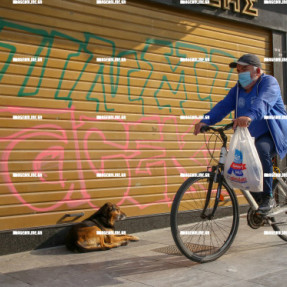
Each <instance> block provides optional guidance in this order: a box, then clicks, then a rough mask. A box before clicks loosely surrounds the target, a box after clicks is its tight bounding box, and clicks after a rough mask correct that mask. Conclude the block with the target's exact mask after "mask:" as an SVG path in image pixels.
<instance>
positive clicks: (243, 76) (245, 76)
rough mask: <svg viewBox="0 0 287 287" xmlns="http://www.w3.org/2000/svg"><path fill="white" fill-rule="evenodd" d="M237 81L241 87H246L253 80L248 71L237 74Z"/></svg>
mask: <svg viewBox="0 0 287 287" xmlns="http://www.w3.org/2000/svg"><path fill="white" fill-rule="evenodd" d="M238 81H239V83H240V85H241V86H242V87H243V88H245V87H247V86H248V85H250V84H251V83H252V82H253V80H252V78H251V76H250V72H243V73H240V74H238Z"/></svg>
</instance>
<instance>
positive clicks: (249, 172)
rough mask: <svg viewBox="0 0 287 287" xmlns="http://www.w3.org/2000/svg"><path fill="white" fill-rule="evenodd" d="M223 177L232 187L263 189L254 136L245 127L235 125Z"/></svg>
mask: <svg viewBox="0 0 287 287" xmlns="http://www.w3.org/2000/svg"><path fill="white" fill-rule="evenodd" d="M224 177H225V179H226V181H227V183H228V184H229V185H230V186H231V187H233V188H240V189H245V190H249V191H253V192H262V191H263V170H262V165H261V161H260V159H259V156H258V153H257V150H256V147H255V144H254V138H253V137H251V135H250V133H249V130H248V129H247V128H240V127H237V129H236V131H235V133H234V135H233V136H232V138H231V141H230V145H229V151H228V154H227V157H226V162H225V166H224Z"/></svg>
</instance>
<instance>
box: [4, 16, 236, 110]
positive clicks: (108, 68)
mask: <svg viewBox="0 0 287 287" xmlns="http://www.w3.org/2000/svg"><path fill="white" fill-rule="evenodd" d="M5 27H7V28H8V29H9V28H12V29H14V30H20V31H23V32H26V33H30V34H33V35H36V36H38V37H40V42H39V44H38V48H37V50H36V52H35V54H34V55H33V57H35V58H37V57H39V56H42V57H43V58H44V61H43V63H42V66H41V71H40V75H39V76H38V79H39V80H38V82H37V83H36V87H35V89H34V90H33V91H32V92H27V91H25V90H26V87H27V86H28V83H29V81H30V80H32V79H33V71H34V69H35V65H36V62H31V63H30V66H29V68H28V72H27V74H26V75H25V78H24V81H23V83H22V85H21V86H20V88H19V92H18V96H19V97H28V96H36V95H38V94H39V92H40V89H41V86H42V82H43V78H44V75H45V70H46V68H47V63H48V61H49V59H50V57H51V52H52V51H53V45H54V42H55V39H63V40H64V42H65V43H68V42H69V43H71V44H72V45H73V46H75V45H76V49H75V51H73V52H70V53H68V54H67V57H66V59H65V62H64V65H63V67H62V68H61V70H60V72H61V75H60V77H59V79H58V81H59V82H58V85H57V88H56V91H55V94H54V99H55V100H62V101H66V102H67V107H68V108H71V107H72V106H73V95H74V94H75V93H76V92H77V91H78V90H77V89H76V87H77V86H78V84H79V83H80V82H81V79H82V78H83V75H84V74H85V72H86V71H87V68H88V67H92V68H93V70H94V74H95V76H94V79H93V81H92V82H91V83H90V84H91V85H90V87H89V88H88V91H87V93H86V97H85V100H86V101H92V102H94V103H96V108H95V109H96V112H99V111H100V105H101V104H103V107H104V109H105V111H107V112H111V111H115V108H112V107H110V106H111V105H112V104H113V103H112V99H113V98H115V97H116V96H117V94H118V89H119V81H120V78H121V77H123V73H124V69H123V68H122V62H120V61H119V62H117V63H114V62H113V61H112V62H109V63H107V62H104V63H102V62H99V63H96V64H95V63H93V62H94V60H95V54H98V55H99V54H100V53H97V50H96V49H94V48H93V49H91V48H89V45H92V44H91V42H92V41H93V40H94V41H98V42H99V43H101V45H103V46H107V45H108V46H109V47H111V55H110V56H111V57H112V58H114V57H117V58H126V57H127V58H132V59H133V61H135V66H136V67H135V68H130V69H129V68H128V69H126V68H125V69H126V70H127V76H126V79H127V90H128V92H127V93H128V94H127V99H128V101H129V102H130V103H135V102H136V103H138V104H139V105H140V106H141V112H142V115H144V114H145V97H144V94H145V92H146V91H147V89H148V87H149V85H150V84H151V83H153V84H154V82H151V80H152V76H153V74H154V71H155V69H154V65H155V64H156V63H155V62H154V61H151V60H150V59H149V58H148V57H150V56H151V55H153V49H154V48H155V47H156V48H165V49H168V52H165V53H163V54H162V55H160V54H159V53H157V54H156V55H157V56H159V55H160V56H163V57H164V59H165V61H166V64H167V67H169V69H170V71H169V72H167V73H165V72H162V75H160V81H159V84H158V85H157V86H156V87H155V91H154V92H152V93H153V99H154V102H155V106H156V107H157V108H158V110H163V109H167V110H168V111H169V113H172V109H173V108H174V107H173V106H172V105H171V104H162V103H161V100H160V98H159V95H160V94H161V93H162V91H166V89H168V91H169V92H171V93H172V95H174V97H173V100H174V99H175V100H178V103H179V107H180V109H181V113H182V114H183V115H185V109H184V104H185V103H186V102H187V100H188V91H187V89H186V77H187V76H190V75H186V73H185V71H184V68H186V67H184V66H183V65H182V63H181V61H180V58H187V53H189V54H190V53H191V54H192V53H200V55H204V56H203V57H204V58H207V59H209V62H208V64H209V65H211V66H212V67H213V68H214V69H215V74H214V76H213V78H212V83H211V85H210V90H209V92H208V94H207V95H202V93H201V92H200V82H199V77H198V72H197V70H198V65H199V63H201V62H199V61H195V62H194V63H193V64H192V68H193V73H194V75H192V77H194V79H195V85H196V94H197V97H198V99H199V100H200V101H207V102H209V104H210V108H212V105H213V103H212V93H213V88H214V86H215V83H216V79H217V76H218V72H219V67H218V65H216V63H215V61H213V58H214V56H215V55H220V56H223V57H225V58H226V57H228V58H230V59H231V60H232V61H233V60H235V59H236V58H235V57H234V56H233V55H232V54H229V53H227V52H225V51H222V50H219V49H213V48H212V49H210V50H207V48H205V47H201V46H199V45H194V44H192V43H184V42H180V41H177V42H172V41H167V40H161V39H153V38H147V39H146V41H145V44H144V47H143V49H142V50H141V51H136V50H122V51H120V52H118V53H117V54H116V44H115V42H114V41H113V40H110V39H106V38H103V37H100V36H97V35H94V34H92V33H88V32H83V35H84V39H85V40H84V41H81V40H79V39H77V38H74V37H71V36H69V35H66V34H63V33H61V32H59V31H56V30H52V31H51V32H47V31H45V30H43V29H35V28H31V27H28V26H24V25H19V24H16V23H13V22H9V21H6V20H4V19H2V18H0V33H1V32H2V31H3V29H4V28H5ZM0 47H2V48H4V49H7V50H8V57H7V60H6V62H5V63H4V66H3V67H2V69H1V70H0V81H1V80H2V79H3V76H4V75H5V74H6V72H7V70H8V69H9V67H10V66H11V62H12V59H13V57H14V56H15V54H16V52H17V48H16V46H14V45H12V44H7V43H4V42H1V41H0ZM45 49H46V50H47V51H46V52H45V53H44V51H45ZM66 50H67V51H69V49H68V48H67V49H66ZM44 54H45V55H44ZM80 56H84V57H87V58H85V61H80V63H81V65H82V67H81V69H80V70H79V71H77V72H76V73H77V76H75V78H76V80H74V82H72V87H71V88H70V87H69V89H68V90H67V91H64V90H63V89H62V87H63V83H64V81H65V76H66V75H67V71H68V67H69V65H70V64H72V63H73V62H74V61H76V59H77V58H78V57H80ZM78 62H79V61H78ZM174 62H175V64H172V63H174ZM162 64H164V63H162ZM89 65H93V66H89ZM142 66H145V69H144V70H143V69H142ZM94 67H96V69H95V68H94ZM146 67H148V68H146ZM90 70H91V69H90ZM141 72H143V73H144V74H145V76H144V77H142V78H141V80H143V85H140V86H139V87H138V86H137V91H136V92H134V91H133V94H132V88H133V87H134V86H133V85H132V81H133V80H132V79H133V77H134V74H135V75H136V73H137V74H140V73H141ZM157 72H158V71H157ZM174 73H176V75H177V76H178V80H176V82H175V81H174V78H175V77H173V81H171V80H170V79H169V77H170V75H173V74H174ZM231 73H232V69H230V70H229V71H228V73H227V77H226V79H225V86H224V89H225V90H226V91H227V90H229V88H228V86H229V83H230V77H231ZM122 79H124V78H122ZM96 85H99V87H101V91H102V98H103V100H101V99H100V98H99V97H97V96H96V95H95V94H96V93H95V92H94V89H95V86H96ZM181 87H182V89H180V88H181ZM108 88H109V89H110V91H111V92H110V98H111V99H110V100H109V101H108V100H107V96H108V94H107V92H106V91H107V90H108ZM164 89H165V90H164ZM134 90H135V89H134ZM63 93H66V94H63ZM135 93H136V94H135Z"/></svg>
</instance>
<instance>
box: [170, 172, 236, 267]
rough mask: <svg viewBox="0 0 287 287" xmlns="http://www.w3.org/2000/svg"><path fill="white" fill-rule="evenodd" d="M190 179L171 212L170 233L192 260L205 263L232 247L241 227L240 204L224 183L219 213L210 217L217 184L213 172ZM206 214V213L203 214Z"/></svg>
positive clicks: (217, 211)
mask: <svg viewBox="0 0 287 287" xmlns="http://www.w3.org/2000/svg"><path fill="white" fill-rule="evenodd" d="M205 174H207V175H209V176H208V177H204V178H203V177H196V178H188V179H187V180H186V181H185V182H184V183H183V184H182V186H181V187H180V188H179V190H178V192H177V193H176V196H175V198H174V201H173V204H172V209H171V218H170V223H171V231H172V236H173V239H174V241H175V243H176V245H177V247H178V248H179V250H180V251H181V252H182V254H184V255H185V256H186V257H187V258H189V259H190V260H193V261H196V262H200V263H204V262H210V261H213V260H216V259H217V258H218V257H220V256H222V255H223V254H224V253H225V252H226V251H227V250H228V248H229V247H230V245H231V244H232V242H233V240H234V238H235V236H236V233H237V230H238V225H239V212H238V202H237V198H236V196H235V194H234V192H233V190H232V189H231V188H230V187H229V186H228V185H227V183H225V182H223V183H222V188H221V191H220V198H219V202H218V206H217V208H216V212H215V213H214V216H213V217H211V216H209V215H211V213H212V211H213V207H214V204H215V198H216V194H217V187H218V183H215V182H214V175H215V174H214V173H212V172H209V173H205ZM203 211H204V213H203Z"/></svg>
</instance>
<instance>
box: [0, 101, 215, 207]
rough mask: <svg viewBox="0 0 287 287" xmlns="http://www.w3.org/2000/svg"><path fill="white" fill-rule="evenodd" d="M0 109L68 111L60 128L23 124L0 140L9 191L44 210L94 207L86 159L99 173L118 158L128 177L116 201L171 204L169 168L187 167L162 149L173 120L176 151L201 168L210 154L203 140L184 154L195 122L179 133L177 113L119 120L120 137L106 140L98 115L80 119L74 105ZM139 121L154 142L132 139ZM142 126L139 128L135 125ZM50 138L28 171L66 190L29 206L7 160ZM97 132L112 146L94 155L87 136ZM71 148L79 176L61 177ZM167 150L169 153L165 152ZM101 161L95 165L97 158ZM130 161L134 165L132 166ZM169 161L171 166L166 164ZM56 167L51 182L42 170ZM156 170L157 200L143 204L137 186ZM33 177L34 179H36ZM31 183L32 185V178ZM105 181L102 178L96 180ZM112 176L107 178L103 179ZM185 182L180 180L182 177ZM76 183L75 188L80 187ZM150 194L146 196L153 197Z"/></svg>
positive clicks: (146, 182)
mask: <svg viewBox="0 0 287 287" xmlns="http://www.w3.org/2000/svg"><path fill="white" fill-rule="evenodd" d="M0 112H5V113H7V112H8V113H10V114H11V115H13V114H41V115H43V117H44V118H45V115H48V114H57V115H63V114H65V115H69V117H70V119H69V123H70V127H69V128H66V129H64V128H63V127H61V126H60V125H59V124H42V125H41V124H39V125H35V126H33V127H30V128H25V129H23V130H21V131H17V132H15V133H13V132H12V134H11V135H9V136H6V137H2V138H0V143H5V144H6V145H5V149H4V150H3V153H2V156H1V173H2V177H3V179H4V183H5V185H6V186H7V187H8V189H9V191H10V192H11V193H12V194H13V195H14V196H15V197H16V198H17V199H18V200H19V201H20V202H21V203H22V204H23V205H24V206H26V207H28V208H30V209H31V210H34V211H37V212H47V211H52V210H55V209H57V208H59V207H61V206H63V205H65V204H66V205H67V206H68V207H70V208H75V207H80V206H82V205H84V204H88V205H89V206H90V207H92V208H98V206H96V205H95V204H94V203H93V202H92V201H93V198H92V197H91V195H90V194H89V190H87V188H86V183H87V180H88V179H86V178H85V174H84V171H83V168H82V161H86V162H87V163H88V166H89V168H90V171H92V173H93V174H94V175H95V178H96V175H97V173H104V172H107V168H106V167H107V166H108V165H109V163H110V164H111V162H112V161H113V160H115V159H116V160H121V162H122V165H123V166H124V167H122V168H121V169H122V170H124V171H125V173H126V178H124V179H123V180H125V186H124V189H123V190H124V191H123V193H122V194H121V195H120V196H119V197H118V199H117V202H115V203H117V204H118V205H123V204H124V203H126V204H130V205H134V206H136V207H137V208H139V209H144V208H147V207H148V206H151V205H155V204H159V203H161V204H166V205H167V206H170V205H171V203H172V200H173V197H174V194H172V195H171V194H170V193H169V192H168V188H169V176H168V169H175V170H176V171H177V172H179V173H186V169H185V168H184V167H183V166H182V165H181V164H180V160H179V159H178V158H177V157H176V156H168V150H167V148H166V145H167V142H168V140H167V139H166V137H167V133H166V132H165V129H166V125H167V124H172V125H173V127H174V130H175V133H174V138H175V139H176V143H177V151H181V152H182V154H183V155H185V157H186V158H187V159H190V160H191V161H194V162H195V163H196V164H197V165H199V166H203V170H204V169H205V168H206V165H207V164H208V158H209V155H208V152H207V150H206V147H205V144H204V143H202V146H201V147H200V148H199V149H198V150H197V151H196V152H195V153H193V154H186V152H185V151H184V147H185V145H186V144H187V143H188V141H186V140H185V138H186V137H187V136H188V135H189V134H190V133H191V132H192V130H193V125H194V122H193V123H191V124H190V125H189V126H188V128H187V129H186V131H185V132H184V133H181V132H179V126H178V122H177V117H175V116H158V115H150V116H145V117H142V118H140V119H139V120H138V121H136V122H128V121H123V120H117V125H120V126H121V127H122V133H123V135H124V136H122V137H123V138H124V140H121V142H120V143H119V142H116V141H113V140H109V139H108V137H107V131H103V130H101V129H100V128H97V126H99V125H97V124H98V123H100V122H101V121H103V120H101V119H97V118H96V117H89V116H86V115H82V116H79V119H78V120H76V118H75V111H74V109H73V108H72V109H67V110H58V109H57V110H56V109H55V110H53V109H36V108H22V107H7V108H4V109H0ZM91 123H94V125H93V126H94V127H93V128H90V127H89V128H88V127H87V128H85V126H86V125H88V124H91ZM142 124H150V126H151V127H153V134H154V139H153V140H144V139H140V138H139V139H135V140H133V139H132V137H131V135H132V133H133V130H135V129H136V128H137V126H140V125H142ZM68 130H69V132H71V133H72V135H73V136H72V138H71V139H68V136H67V133H68ZM139 130H140V129H139ZM79 131H84V137H83V139H82V140H80V139H79ZM41 136H42V137H45V138H48V139H49V140H47V141H46V142H47V143H48V144H50V146H48V147H47V148H45V149H43V150H40V151H37V154H36V156H35V157H34V160H32V162H31V171H33V172H37V173H42V177H40V178H38V179H37V180H38V181H39V183H40V184H44V185H45V186H47V187H49V186H51V190H53V185H54V186H55V185H57V186H59V187H58V188H59V189H60V190H61V191H63V192H64V193H65V195H64V196H63V198H62V199H60V200H58V201H56V202H55V201H54V202H52V203H50V206H48V207H39V206H37V204H31V203H29V202H28V201H27V200H26V199H25V193H23V192H21V191H19V190H18V185H17V183H15V180H14V181H13V178H12V177H11V171H10V170H9V163H10V162H11V157H12V155H13V152H14V151H15V148H16V147H17V146H19V145H21V144H22V143H24V142H25V141H27V140H32V139H33V138H39V137H41ZM94 136H96V137H97V139H98V141H100V142H101V143H102V144H103V145H104V146H105V147H106V148H105V150H110V151H111V152H110V154H109V152H107V153H103V154H102V155H101V156H100V157H99V158H95V157H94V156H93V155H92V149H91V148H90V146H89V145H90V143H91V142H92V140H91V138H92V137H94ZM71 144H72V146H73V149H72V151H71V149H69V151H70V152H72V153H74V158H75V165H76V170H77V171H76V172H77V179H76V180H75V181H73V182H71V180H67V179H66V178H65V162H66V161H67V155H66V153H67V149H66V146H67V145H71ZM146 150H148V151H152V153H151V154H152V155H149V156H147V155H145V151H146ZM169 153H170V152H169ZM199 154H200V157H201V158H203V159H204V162H203V161H202V160H201V161H200V160H197V159H196V157H197V156H198V155H199ZM96 160H97V161H98V162H99V164H95V161H96ZM132 162H133V163H136V164H133V166H135V168H132V167H131V166H132ZM167 162H169V165H168V164H167ZM52 166H53V168H55V171H56V173H57V174H58V178H57V179H56V180H55V179H54V180H49V176H48V173H47V172H45V170H46V168H48V167H49V168H51V167H52ZM156 170H161V174H163V176H162V175H161V176H159V178H158V183H157V185H158V186H160V187H162V188H163V189H161V190H160V192H159V193H158V194H156V196H157V199H154V200H153V201H152V200H150V201H149V202H146V203H142V202H141V200H140V199H138V197H139V196H138V195H137V194H136V193H134V190H135V188H136V187H137V186H139V187H143V188H148V186H149V185H150V178H151V176H155V177H156V175H155V172H156ZM35 180H36V179H35ZM35 180H34V181H33V183H34V182H35ZM100 180H103V179H100ZM104 180H110V179H106V178H105V179H104ZM183 180H184V179H183ZM76 186H79V187H78V188H77V187H76ZM75 192H76V193H77V194H80V197H81V198H79V199H75V198H73V195H74V193H75ZM153 197H154V195H153V196H151V197H150V198H153Z"/></svg>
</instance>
